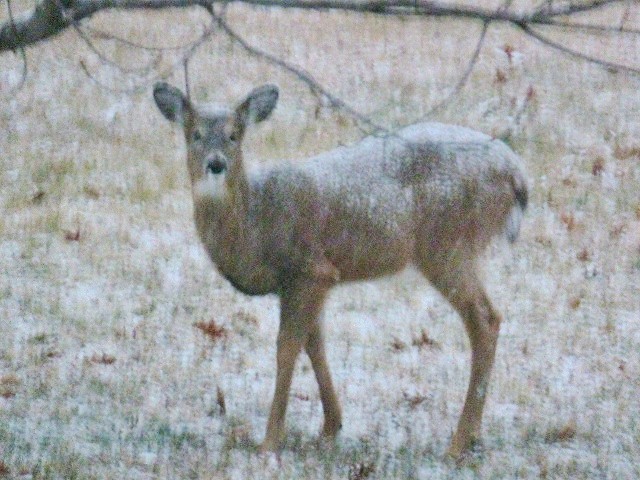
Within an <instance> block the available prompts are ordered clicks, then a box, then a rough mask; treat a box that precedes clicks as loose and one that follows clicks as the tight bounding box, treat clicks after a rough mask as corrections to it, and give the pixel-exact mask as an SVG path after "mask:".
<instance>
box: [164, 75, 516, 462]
mask: <svg viewBox="0 0 640 480" xmlns="http://www.w3.org/2000/svg"><path fill="white" fill-rule="evenodd" d="M153 95H154V99H155V102H156V104H157V106H158V108H159V109H160V111H161V112H162V114H163V115H164V116H165V117H166V118H167V119H169V120H170V121H172V122H176V123H178V124H180V125H181V126H182V128H183V130H184V136H185V139H186V144H187V166H188V170H189V175H190V177H191V185H192V194H193V203H194V217H195V224H196V228H197V231H198V234H199V235H200V239H201V240H202V243H203V244H204V246H205V248H206V250H207V253H208V254H209V256H210V257H211V260H212V261H213V263H214V264H215V265H216V267H217V268H218V270H219V271H220V273H221V274H222V275H224V277H225V278H226V279H227V280H229V282H230V283H231V284H232V285H233V286H234V287H235V288H236V289H238V290H239V291H241V292H243V293H245V294H248V295H264V294H268V293H275V294H277V295H278V296H279V298H280V309H281V310H280V328H279V333H278V340H277V374H276V385H275V394H274V397H273V403H272V405H271V410H270V414H269V419H268V422H267V431H266V436H265V439H264V442H263V443H262V445H261V447H260V448H261V450H262V451H272V450H277V449H278V448H279V447H280V445H281V443H282V441H283V439H284V436H285V428H284V419H285V411H286V409H287V401H288V396H289V388H290V386H291V379H292V376H293V370H294V364H295V361H296V358H297V357H298V354H299V353H300V351H301V350H302V349H304V350H305V351H306V353H307V355H309V358H310V360H311V364H312V366H313V371H314V373H315V376H316V379H317V381H318V385H319V388H320V399H321V401H322V407H323V411H324V428H323V431H322V434H323V435H324V436H325V437H329V438H333V437H335V436H336V435H337V433H338V431H339V430H340V428H341V425H342V414H341V410H340V405H339V402H338V399H337V397H336V392H335V389H334V386H333V383H332V380H331V375H330V373H329V367H328V365H327V359H326V354H325V346H324V336H323V331H322V324H321V312H322V307H323V303H324V301H325V298H326V297H327V292H328V290H329V289H330V288H331V287H332V286H333V285H335V284H336V283H339V282H348V281H354V280H364V279H370V278H375V277H380V276H383V275H388V274H392V273H394V272H398V271H400V270H402V269H403V268H404V267H405V266H407V265H408V264H413V265H415V266H416V267H417V268H418V269H419V270H420V271H421V272H422V273H423V274H424V276H425V277H426V278H427V279H428V280H429V281H430V282H431V283H432V284H433V285H434V286H435V288H436V289H438V291H439V292H440V293H441V294H442V295H443V296H444V297H445V298H446V299H447V300H448V301H449V302H450V303H451V305H452V306H453V307H454V308H455V310H456V311H457V312H458V313H459V314H460V316H461V317H462V320H463V321H464V325H465V327H466V331H467V333H468V335H469V340H470V343H471V350H472V352H471V376H470V381H469V389H468V392H467V396H466V400H465V404H464V407H463V410H462V415H461V417H460V420H459V423H458V427H457V430H456V432H455V434H454V435H453V439H452V441H451V446H450V448H449V455H451V456H452V457H454V458H458V457H459V456H461V455H462V454H463V453H464V452H466V451H467V450H469V449H470V448H471V447H472V446H473V444H474V443H475V442H476V441H477V440H478V439H479V435H480V423H481V417H482V410H483V407H484V403H485V397H486V393H487V385H488V381H489V375H490V371H491V368H492V365H493V360H494V355H495V350H496V342H497V339H498V331H499V327H500V320H501V319H500V315H499V314H498V312H496V311H495V310H494V308H493V307H492V305H491V302H490V301H489V299H488V298H487V295H486V293H485V289H484V286H483V283H482V281H481V279H480V277H479V275H478V271H477V266H476V263H477V259H478V257H479V255H480V254H481V253H482V252H483V250H484V249H485V247H486V246H487V244H488V243H489V241H490V240H491V239H492V237H494V236H496V235H497V234H499V233H501V232H505V233H506V235H507V237H508V238H509V240H511V241H512V242H513V241H515V239H516V237H517V235H518V230H519V228H520V220H521V217H522V213H523V211H524V209H525V207H526V204H527V182H526V177H525V174H524V171H523V167H522V161H521V159H520V158H519V157H518V156H517V155H516V154H515V153H514V152H513V151H512V150H511V149H509V148H508V147H507V146H506V145H505V144H504V143H503V142H501V141H499V140H496V139H493V138H491V137H489V136H487V135H484V134H482V133H479V132H476V131H473V130H470V129H468V128H463V127H459V126H452V125H443V124H439V123H421V124H416V125H412V126H409V127H407V128H405V129H403V130H401V131H400V132H398V133H397V134H396V135H394V136H388V137H386V138H376V137H369V138H366V139H364V140H363V141H361V142H360V143H358V144H356V145H354V146H351V147H341V148H337V149H335V150H331V151H329V152H325V153H322V154H320V155H317V156H315V157H312V158H309V159H306V160H300V161H295V162H292V163H283V164H281V165H280V166H278V167H277V168H271V169H267V168H263V169H262V170H258V171H255V172H251V173H248V172H247V170H246V168H245V165H244V160H243V155H242V140H243V138H244V135H245V131H246V129H247V127H249V126H250V125H252V124H253V123H257V122H262V121H263V120H265V119H267V118H268V117H269V116H270V114H271V112H272V111H273V109H274V108H275V106H276V103H277V100H278V88H277V87H275V86H272V85H264V86H262V87H259V88H256V89H255V90H253V91H252V92H251V93H250V94H249V95H248V96H247V97H246V98H245V99H244V100H243V101H242V102H240V103H239V104H238V105H237V106H236V107H235V108H233V109H231V110H226V111H215V112H214V111H210V110H207V109H204V108H197V107H196V106H194V105H193V104H192V103H191V101H190V100H189V99H188V98H187V97H186V96H185V95H183V94H182V92H181V91H180V90H178V89H177V88H175V87H172V86H170V85H168V84H166V83H158V84H156V85H155V88H154V91H153Z"/></svg>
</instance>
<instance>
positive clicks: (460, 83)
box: [420, 21, 490, 120]
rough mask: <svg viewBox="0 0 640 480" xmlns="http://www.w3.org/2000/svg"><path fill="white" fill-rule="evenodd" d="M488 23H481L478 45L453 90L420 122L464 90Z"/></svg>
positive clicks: (478, 54) (422, 118)
mask: <svg viewBox="0 0 640 480" xmlns="http://www.w3.org/2000/svg"><path fill="white" fill-rule="evenodd" d="M489 23H490V22H487V21H485V22H483V23H482V31H481V32H480V38H478V43H477V44H476V48H475V50H474V51H473V55H472V56H471V59H470V60H469V63H468V64H467V68H466V69H465V71H464V72H463V73H462V75H461V76H460V79H459V80H458V82H457V83H456V85H455V86H454V87H453V90H451V92H449V94H448V95H447V96H446V98H445V99H444V100H442V101H440V103H437V104H436V105H435V106H434V107H432V108H431V110H429V111H428V112H427V113H425V114H424V115H423V116H422V117H420V120H424V119H426V118H428V117H430V116H431V115H433V114H434V113H435V112H437V111H438V110H441V109H442V108H444V107H446V106H447V105H448V104H449V103H450V102H451V100H453V98H454V97H456V96H457V95H458V94H459V93H460V91H461V90H462V89H463V88H464V86H465V85H466V83H467V80H469V77H470V76H471V72H472V71H473V69H474V67H475V66H476V63H477V62H478V57H479V56H480V50H482V45H483V44H484V39H485V37H486V34H487V30H488V28H489Z"/></svg>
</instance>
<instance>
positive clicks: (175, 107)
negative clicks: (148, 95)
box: [153, 82, 191, 124]
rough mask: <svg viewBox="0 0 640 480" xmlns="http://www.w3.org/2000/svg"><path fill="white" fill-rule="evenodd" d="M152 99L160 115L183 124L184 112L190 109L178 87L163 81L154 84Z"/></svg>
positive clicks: (187, 101)
mask: <svg viewBox="0 0 640 480" xmlns="http://www.w3.org/2000/svg"><path fill="white" fill-rule="evenodd" d="M153 99H154V100H155V101H156V105H157V106H158V109H159V110H160V112H162V115H164V117H165V118H166V119H167V120H169V121H171V122H176V123H180V124H183V123H184V118H185V114H186V113H187V112H188V111H189V110H190V109H191V104H190V103H189V100H188V99H187V97H185V96H184V94H183V93H182V92H181V91H180V90H179V89H177V88H176V87H172V86H171V85H169V84H168V83H165V82H158V83H156V84H155V86H154V87H153Z"/></svg>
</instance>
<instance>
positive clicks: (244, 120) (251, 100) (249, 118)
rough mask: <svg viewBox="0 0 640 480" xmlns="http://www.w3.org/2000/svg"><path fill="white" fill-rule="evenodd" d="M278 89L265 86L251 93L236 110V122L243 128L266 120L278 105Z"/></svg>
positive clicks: (272, 86) (273, 86)
mask: <svg viewBox="0 0 640 480" xmlns="http://www.w3.org/2000/svg"><path fill="white" fill-rule="evenodd" d="M278 96H279V92H278V87H276V86H275V85H263V86H261V87H258V88H256V89H254V90H252V91H251V93H250V94H249V95H247V98H246V99H245V100H244V101H243V102H242V103H241V104H240V105H238V107H237V108H236V121H237V123H238V124H239V126H241V127H246V126H247V125H249V124H252V123H258V122H262V121H263V120H266V119H267V118H269V116H270V115H271V112H273V109H274V108H276V104H277V103H278Z"/></svg>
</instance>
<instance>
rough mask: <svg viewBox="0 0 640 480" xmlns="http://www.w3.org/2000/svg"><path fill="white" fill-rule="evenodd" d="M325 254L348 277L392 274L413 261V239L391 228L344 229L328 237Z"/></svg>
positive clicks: (360, 277)
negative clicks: (385, 230)
mask: <svg viewBox="0 0 640 480" xmlns="http://www.w3.org/2000/svg"><path fill="white" fill-rule="evenodd" d="M326 245H327V248H326V250H325V251H326V256H327V258H328V259H329V261H330V262H331V263H332V264H333V265H334V266H335V267H336V268H337V269H338V270H339V271H340V278H341V279H342V280H345V281H350V280H362V279H366V278H375V277H380V276H384V275H389V274H392V273H395V272H398V271H400V270H402V269H403V268H404V267H405V266H406V265H407V263H409V262H410V261H411V255H412V253H413V251H414V250H413V246H414V241H413V239H412V238H411V236H409V235H406V236H405V235H398V234H397V233H395V232H394V233H391V232H383V233H381V232H380V231H377V232H375V233H374V232H362V231H359V230H357V229H356V230H348V229H347V230H344V231H343V232H342V233H341V235H340V236H339V237H334V238H332V239H331V238H330V239H328V241H327V243H326Z"/></svg>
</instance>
